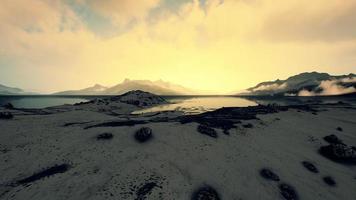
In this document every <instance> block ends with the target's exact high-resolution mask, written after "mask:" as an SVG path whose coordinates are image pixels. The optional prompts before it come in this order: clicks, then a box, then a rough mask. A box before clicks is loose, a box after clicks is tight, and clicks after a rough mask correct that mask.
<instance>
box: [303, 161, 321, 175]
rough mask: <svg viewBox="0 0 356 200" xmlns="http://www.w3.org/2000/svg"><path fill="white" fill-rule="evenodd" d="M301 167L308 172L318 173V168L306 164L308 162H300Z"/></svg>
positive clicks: (308, 163)
mask: <svg viewBox="0 0 356 200" xmlns="http://www.w3.org/2000/svg"><path fill="white" fill-rule="evenodd" d="M302 164H303V166H304V167H305V168H306V169H308V170H309V171H311V172H313V173H319V170H318V168H316V167H315V165H314V164H312V163H310V162H308V161H303V162H302Z"/></svg>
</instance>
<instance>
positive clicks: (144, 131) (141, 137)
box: [135, 127, 152, 143]
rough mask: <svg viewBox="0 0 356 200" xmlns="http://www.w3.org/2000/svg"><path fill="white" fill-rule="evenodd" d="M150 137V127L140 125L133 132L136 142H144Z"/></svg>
mask: <svg viewBox="0 0 356 200" xmlns="http://www.w3.org/2000/svg"><path fill="white" fill-rule="evenodd" d="M151 138H152V129H150V128H148V127H142V128H140V129H139V130H137V131H136V133H135V139H136V140H137V141H138V142H141V143H142V142H146V141H147V140H149V139H151Z"/></svg>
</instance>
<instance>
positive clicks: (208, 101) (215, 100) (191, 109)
mask: <svg viewBox="0 0 356 200" xmlns="http://www.w3.org/2000/svg"><path fill="white" fill-rule="evenodd" d="M165 99H166V100H167V101H168V102H170V103H171V104H165V105H159V106H155V107H152V108H147V109H143V110H138V111H135V112H133V114H141V113H147V112H157V111H169V110H176V111H182V112H184V113H186V114H195V113H202V112H206V111H212V110H216V109H218V108H221V107H247V106H256V105H257V103H256V102H255V101H252V100H248V99H245V98H239V97H229V96H214V97H166V98H165Z"/></svg>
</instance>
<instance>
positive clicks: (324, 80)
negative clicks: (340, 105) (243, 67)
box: [237, 72, 356, 96]
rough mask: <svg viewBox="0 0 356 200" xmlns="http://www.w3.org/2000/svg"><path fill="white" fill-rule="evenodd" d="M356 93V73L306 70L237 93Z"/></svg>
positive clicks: (295, 94) (258, 94)
mask: <svg viewBox="0 0 356 200" xmlns="http://www.w3.org/2000/svg"><path fill="white" fill-rule="evenodd" d="M350 94H356V75H355V74H348V75H340V76H333V75H330V74H327V73H318V72H306V73H301V74H298V75H295V76H291V77H289V78H287V79H286V80H279V79H277V80H275V81H267V82H262V83H259V84H257V85H256V86H254V87H251V88H248V89H247V90H246V91H245V92H242V93H238V94H237V95H250V96H251V95H252V96H332V95H350Z"/></svg>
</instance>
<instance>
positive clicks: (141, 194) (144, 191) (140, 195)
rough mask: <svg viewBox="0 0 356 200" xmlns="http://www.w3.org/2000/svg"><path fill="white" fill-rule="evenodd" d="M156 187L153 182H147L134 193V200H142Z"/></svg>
mask: <svg viewBox="0 0 356 200" xmlns="http://www.w3.org/2000/svg"><path fill="white" fill-rule="evenodd" d="M155 187H157V184H156V183H155V182H149V183H146V184H144V185H143V186H142V187H140V188H139V189H138V190H137V191H136V196H137V197H136V200H144V199H146V196H147V195H148V194H150V193H151V192H152V189H153V188H155Z"/></svg>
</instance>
